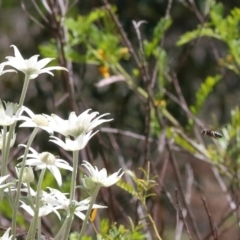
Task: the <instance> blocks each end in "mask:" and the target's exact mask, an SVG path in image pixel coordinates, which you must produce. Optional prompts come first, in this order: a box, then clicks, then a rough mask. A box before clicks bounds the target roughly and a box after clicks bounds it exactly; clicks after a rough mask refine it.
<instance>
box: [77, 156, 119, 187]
mask: <svg viewBox="0 0 240 240" xmlns="http://www.w3.org/2000/svg"><path fill="white" fill-rule="evenodd" d="M82 165H83V166H84V167H85V168H86V169H87V170H88V172H89V176H85V177H84V178H83V185H84V187H86V188H90V189H91V188H93V187H94V183H95V184H98V185H100V186H103V187H110V186H112V185H113V184H115V183H116V182H118V181H119V180H120V178H121V177H122V175H123V174H124V171H123V172H122V173H121V171H122V169H119V170H118V172H115V173H113V174H112V175H110V176H109V177H108V176H107V170H106V169H105V168H103V169H102V170H100V171H98V169H97V167H95V168H94V167H93V166H92V165H91V164H90V163H89V162H87V161H85V160H84V161H83V164H82Z"/></svg>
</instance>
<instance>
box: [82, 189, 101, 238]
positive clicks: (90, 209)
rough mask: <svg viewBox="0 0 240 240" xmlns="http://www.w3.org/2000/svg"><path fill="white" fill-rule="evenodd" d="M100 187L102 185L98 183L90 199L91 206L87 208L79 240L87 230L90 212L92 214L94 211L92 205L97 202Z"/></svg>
mask: <svg viewBox="0 0 240 240" xmlns="http://www.w3.org/2000/svg"><path fill="white" fill-rule="evenodd" d="M100 188H101V185H99V184H98V185H97V186H96V188H95V190H94V192H93V194H92V196H91V201H90V204H89V208H88V210H87V213H86V216H85V219H84V222H83V225H82V229H81V232H80V234H79V236H78V240H81V239H82V237H83V234H84V232H85V230H86V227H87V223H88V220H89V217H90V214H91V212H92V207H93V204H94V202H95V200H96V197H97V194H98V192H99V190H100Z"/></svg>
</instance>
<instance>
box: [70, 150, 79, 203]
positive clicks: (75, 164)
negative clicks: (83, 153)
mask: <svg viewBox="0 0 240 240" xmlns="http://www.w3.org/2000/svg"><path fill="white" fill-rule="evenodd" d="M78 153H79V151H73V173H72V180H71V188H70V198H69V200H70V204H71V202H72V200H73V199H74V193H75V187H76V179H77V170H78Z"/></svg>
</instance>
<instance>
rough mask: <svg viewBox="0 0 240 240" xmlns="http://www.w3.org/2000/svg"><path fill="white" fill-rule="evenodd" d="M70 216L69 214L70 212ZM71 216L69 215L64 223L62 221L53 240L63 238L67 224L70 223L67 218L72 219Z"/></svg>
mask: <svg viewBox="0 0 240 240" xmlns="http://www.w3.org/2000/svg"><path fill="white" fill-rule="evenodd" d="M70 214H71V212H70ZM73 215H74V213H73ZM73 215H72V216H71V215H69V216H67V217H66V218H65V221H64V223H63V225H62V227H61V229H60V231H59V232H58V234H57V235H56V236H55V238H54V240H59V239H60V237H61V236H63V231H64V230H65V229H66V228H67V227H68V224H69V222H70V220H69V218H70V217H72V218H73Z"/></svg>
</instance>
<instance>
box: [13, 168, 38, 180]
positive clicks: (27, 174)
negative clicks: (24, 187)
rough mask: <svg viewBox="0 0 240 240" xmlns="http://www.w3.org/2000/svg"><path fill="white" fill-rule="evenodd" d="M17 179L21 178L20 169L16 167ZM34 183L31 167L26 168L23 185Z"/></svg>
mask: <svg viewBox="0 0 240 240" xmlns="http://www.w3.org/2000/svg"><path fill="white" fill-rule="evenodd" d="M15 170H16V173H17V177H18V178H19V175H20V169H19V168H17V167H15ZM33 181H34V173H33V170H32V168H31V167H25V168H24V170H23V177H22V183H30V182H33Z"/></svg>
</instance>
